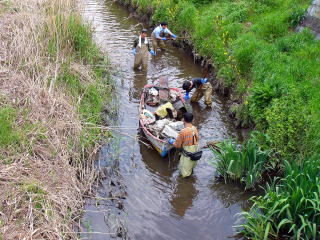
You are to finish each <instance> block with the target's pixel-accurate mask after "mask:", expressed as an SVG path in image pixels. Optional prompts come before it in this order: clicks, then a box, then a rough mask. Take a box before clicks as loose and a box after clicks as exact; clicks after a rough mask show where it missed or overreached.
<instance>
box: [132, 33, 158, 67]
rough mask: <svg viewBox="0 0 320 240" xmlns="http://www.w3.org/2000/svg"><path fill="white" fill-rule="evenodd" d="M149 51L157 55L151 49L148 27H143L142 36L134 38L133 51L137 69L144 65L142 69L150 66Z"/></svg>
mask: <svg viewBox="0 0 320 240" xmlns="http://www.w3.org/2000/svg"><path fill="white" fill-rule="evenodd" d="M148 52H150V53H151V54H152V55H156V54H155V52H154V51H153V50H152V49H150V44H149V41H148V39H147V29H142V31H141V33H140V36H139V37H138V38H137V39H135V40H134V42H133V49H132V53H133V55H134V56H135V57H134V66H133V68H134V69H135V70H137V69H139V68H140V66H142V68H141V69H142V71H146V70H147V68H148Z"/></svg>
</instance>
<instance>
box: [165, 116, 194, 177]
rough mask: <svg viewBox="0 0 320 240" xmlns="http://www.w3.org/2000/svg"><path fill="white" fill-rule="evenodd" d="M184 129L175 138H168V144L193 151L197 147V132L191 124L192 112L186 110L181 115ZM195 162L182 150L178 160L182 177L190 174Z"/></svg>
mask: <svg viewBox="0 0 320 240" xmlns="http://www.w3.org/2000/svg"><path fill="white" fill-rule="evenodd" d="M183 121H184V129H182V130H181V131H180V134H179V136H178V137H177V139H174V138H170V139H169V140H168V143H169V144H172V145H173V146H174V147H176V148H182V149H183V150H185V151H187V152H190V153H194V152H196V151H198V148H199V134H198V130H197V128H196V127H195V126H193V125H192V121H193V114H192V113H189V112H186V113H185V114H184V117H183ZM196 164H197V162H196V161H192V160H191V159H190V157H188V156H187V155H186V154H185V153H184V151H182V153H181V156H180V161H179V170H180V174H181V175H182V177H188V176H190V175H191V174H192V170H193V168H194V167H195V166H196Z"/></svg>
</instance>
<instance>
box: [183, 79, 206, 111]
mask: <svg viewBox="0 0 320 240" xmlns="http://www.w3.org/2000/svg"><path fill="white" fill-rule="evenodd" d="M193 88H195V89H196V91H195V93H194V94H193V95H192V97H191V99H190V97H189V93H190V92H191V90H192V89H193ZM182 89H183V90H185V91H186V95H185V99H186V100H187V99H190V101H191V102H198V101H199V100H200V99H201V98H202V97H203V96H204V102H205V104H206V105H207V106H211V104H212V86H211V84H210V82H208V79H207V78H192V79H191V81H185V82H184V83H183V84H182Z"/></svg>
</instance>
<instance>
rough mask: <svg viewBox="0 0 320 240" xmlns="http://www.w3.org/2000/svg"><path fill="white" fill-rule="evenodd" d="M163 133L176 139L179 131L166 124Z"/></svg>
mask: <svg viewBox="0 0 320 240" xmlns="http://www.w3.org/2000/svg"><path fill="white" fill-rule="evenodd" d="M162 135H163V136H164V137H167V138H174V139H176V138H177V137H178V136H179V133H178V132H177V131H176V130H174V129H173V128H172V127H169V125H165V126H164V128H163V130H162Z"/></svg>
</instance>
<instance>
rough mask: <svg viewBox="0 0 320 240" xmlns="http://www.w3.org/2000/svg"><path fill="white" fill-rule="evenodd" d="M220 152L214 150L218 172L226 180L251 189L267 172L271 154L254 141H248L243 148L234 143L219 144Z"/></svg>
mask: <svg viewBox="0 0 320 240" xmlns="http://www.w3.org/2000/svg"><path fill="white" fill-rule="evenodd" d="M219 148H220V150H219V151H218V150H214V149H212V151H213V153H214V154H215V156H216V162H215V161H213V164H214V166H216V170H217V172H218V173H219V174H220V175H221V176H222V177H223V178H224V179H225V180H226V179H232V180H237V181H240V182H242V183H243V184H244V185H245V188H246V189H251V188H253V187H254V186H255V184H257V183H258V182H259V181H260V180H261V176H262V174H263V172H264V171H265V170H266V163H267V159H268V155H269V152H268V151H262V150H261V149H260V148H259V147H258V146H257V144H256V143H254V142H253V141H247V142H246V143H245V144H244V145H243V146H242V147H239V146H238V145H237V144H235V143H233V142H232V141H230V140H229V141H224V142H222V143H221V144H219Z"/></svg>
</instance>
